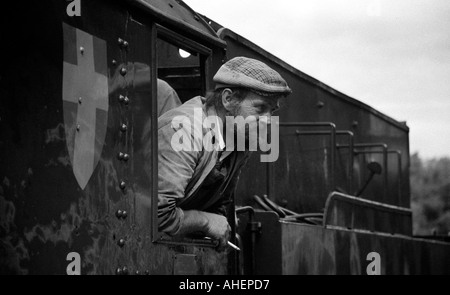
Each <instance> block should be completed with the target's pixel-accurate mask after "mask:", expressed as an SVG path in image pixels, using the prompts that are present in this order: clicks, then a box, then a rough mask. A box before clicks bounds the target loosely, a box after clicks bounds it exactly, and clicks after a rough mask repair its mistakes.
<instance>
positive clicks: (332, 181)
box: [267, 122, 336, 197]
mask: <svg viewBox="0 0 450 295" xmlns="http://www.w3.org/2000/svg"><path fill="white" fill-rule="evenodd" d="M279 125H280V127H329V128H330V131H328V133H323V132H324V131H311V133H309V135H314V133H316V135H328V134H329V135H330V154H331V155H330V162H331V163H330V170H331V173H330V191H333V190H334V185H335V165H336V162H335V161H336V160H335V159H336V125H335V124H334V123H332V122H280V123H279ZM297 131H298V130H297ZM297 134H298V133H297ZM267 174H268V175H267V179H268V181H267V183H268V190H267V194H268V196H269V197H270V196H272V194H271V187H272V185H271V176H272V171H271V165H270V164H269V165H268V169H267Z"/></svg>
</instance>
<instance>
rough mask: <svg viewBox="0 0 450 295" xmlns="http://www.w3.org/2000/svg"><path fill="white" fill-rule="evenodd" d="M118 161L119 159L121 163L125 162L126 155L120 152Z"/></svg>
mask: <svg viewBox="0 0 450 295" xmlns="http://www.w3.org/2000/svg"><path fill="white" fill-rule="evenodd" d="M117 159H119V161H123V160H124V153H122V152H120V153H119V154H118V155H117Z"/></svg>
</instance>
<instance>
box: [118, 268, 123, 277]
mask: <svg viewBox="0 0 450 295" xmlns="http://www.w3.org/2000/svg"><path fill="white" fill-rule="evenodd" d="M122 274H123V271H122V268H121V267H120V266H119V267H118V268H117V269H116V275H119V276H120V275H122Z"/></svg>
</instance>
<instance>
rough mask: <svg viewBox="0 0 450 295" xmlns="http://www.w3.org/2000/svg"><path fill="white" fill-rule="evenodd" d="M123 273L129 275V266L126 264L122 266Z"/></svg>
mask: <svg viewBox="0 0 450 295" xmlns="http://www.w3.org/2000/svg"><path fill="white" fill-rule="evenodd" d="M122 273H123V274H124V275H127V274H128V268H127V267H126V266H124V267H122Z"/></svg>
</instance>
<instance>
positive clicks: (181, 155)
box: [158, 123, 200, 235]
mask: <svg viewBox="0 0 450 295" xmlns="http://www.w3.org/2000/svg"><path fill="white" fill-rule="evenodd" d="M180 138H182V140H181V141H184V142H183V144H184V145H190V143H192V142H193V136H192V134H191V132H189V131H188V130H187V128H185V127H181V128H178V129H177V130H176V129H175V128H174V127H173V126H172V125H171V124H170V123H168V124H165V125H164V126H161V127H160V128H158V224H159V230H160V231H163V232H165V233H167V234H169V235H175V234H177V232H178V231H179V230H180V228H181V226H182V224H181V221H182V220H183V214H184V213H183V210H182V209H181V208H179V207H177V202H178V201H179V200H180V199H182V198H184V196H185V190H186V187H187V185H188V183H189V181H190V180H191V178H192V176H193V174H194V170H195V167H196V166H197V161H198V157H199V153H200V152H199V151H196V150H191V151H189V150H188V151H186V150H176V149H174V148H173V147H172V143H173V142H178V143H179V142H180V140H179V139H180Z"/></svg>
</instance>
